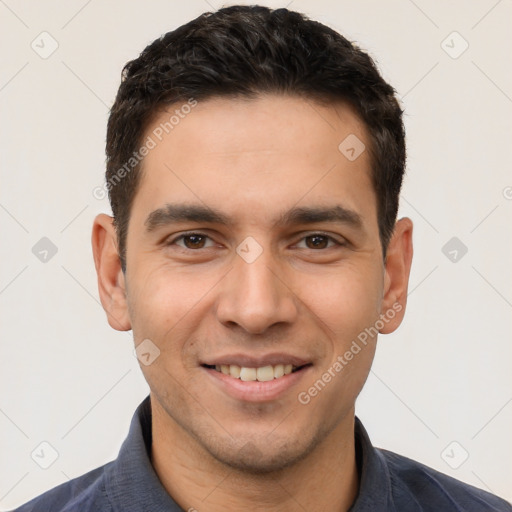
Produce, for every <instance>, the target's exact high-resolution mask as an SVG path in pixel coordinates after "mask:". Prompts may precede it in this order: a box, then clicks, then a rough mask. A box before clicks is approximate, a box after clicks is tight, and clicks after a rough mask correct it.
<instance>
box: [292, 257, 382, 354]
mask: <svg viewBox="0 0 512 512" xmlns="http://www.w3.org/2000/svg"><path fill="white" fill-rule="evenodd" d="M348 267H349V266H348V265H347V266H345V267H343V268H339V269H336V270H334V271H333V272H330V273H329V274H326V275H324V276H323V277H322V278H321V279H320V278H319V277H318V276H316V277H314V278H312V277H307V276H305V275H302V276H301V281H302V285H301V290H302V295H301V297H302V298H303V301H304V304H305V305H306V306H307V308H308V309H309V310H310V311H311V313H313V315H314V317H317V318H318V320H320V323H323V324H324V325H325V326H326V327H327V333H328V334H329V337H330V338H333V340H335V344H336V345H339V346H338V347H336V348H337V349H339V350H342V349H343V346H344V345H345V344H346V343H349V344H350V342H351V340H352V338H353V337H356V336H357V335H358V334H359V333H360V332H361V331H363V330H364V329H365V328H366V327H368V326H369V325H372V324H373V323H374V322H375V321H376V320H377V318H378V317H379V312H380V304H381V300H382V296H381V294H382V289H381V288H382V287H381V283H380V280H379V276H378V275H376V272H375V270H374V269H372V267H370V266H368V267H363V268H362V269H361V268H355V267H353V266H351V267H350V268H348ZM317 322H318V321H317Z"/></svg>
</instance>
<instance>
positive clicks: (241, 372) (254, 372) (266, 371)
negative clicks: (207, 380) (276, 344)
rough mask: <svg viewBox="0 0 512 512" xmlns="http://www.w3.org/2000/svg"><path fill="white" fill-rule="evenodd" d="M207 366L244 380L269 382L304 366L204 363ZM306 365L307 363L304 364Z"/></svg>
mask: <svg viewBox="0 0 512 512" xmlns="http://www.w3.org/2000/svg"><path fill="white" fill-rule="evenodd" d="M204 366H205V367H206V368H210V369H212V370H216V371H217V372H220V373H223V374H224V375H228V376H230V377H233V378H234V379H239V380H243V381H244V382H249V381H258V382H268V381H271V380H274V379H279V378H281V377H283V376H285V375H289V374H290V373H294V372H296V371H297V370H299V369H300V368H302V367H299V366H293V365H292V364H276V365H267V366H260V367H258V368H249V367H246V366H238V365H236V364H229V365H228V364H217V365H204ZM304 366H305V365H304Z"/></svg>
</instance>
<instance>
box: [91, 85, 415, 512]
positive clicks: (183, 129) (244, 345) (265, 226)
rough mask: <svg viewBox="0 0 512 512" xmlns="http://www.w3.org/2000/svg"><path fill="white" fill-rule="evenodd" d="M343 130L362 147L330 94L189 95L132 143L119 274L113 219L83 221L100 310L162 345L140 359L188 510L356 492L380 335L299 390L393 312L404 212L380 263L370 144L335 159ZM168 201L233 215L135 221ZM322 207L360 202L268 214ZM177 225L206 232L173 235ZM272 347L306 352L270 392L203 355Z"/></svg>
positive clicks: (163, 468) (157, 426)
mask: <svg viewBox="0 0 512 512" xmlns="http://www.w3.org/2000/svg"><path fill="white" fill-rule="evenodd" d="M175 107H176V106H173V107H172V108H169V111H168V112H167V113H165V112H162V113H160V114H159V115H158V116H157V117H156V118H155V119H154V121H153V123H152V125H151V126H150V127H149V128H148V130H147V133H146V136H147V135H150V134H151V133H152V131H153V129H154V128H155V127H157V126H158V125H159V124H160V123H161V122H162V121H165V120H167V119H168V118H169V112H171V113H172V112H173V110H174V108H175ZM178 107H179V106H178ZM349 134H355V135H356V136H357V137H358V138H359V139H360V140H361V141H363V142H364V144H365V145H366V147H367V148H368V147H369V144H370V143H369V139H368V136H367V132H366V129H365V126H364V125H363V124H362V122H361V121H360V120H359V118H358V117H357V115H356V114H355V113H354V111H353V110H352V109H351V108H350V107H349V106H348V105H346V104H343V103H339V104H336V105H334V104H330V105H320V104H317V103H314V102H312V101H309V100H305V99H302V98H297V97H289V96H275V95H264V96H261V97H259V98H258V99H252V100H240V99H236V100H235V99H220V98H215V99H211V100H207V101H204V102H199V103H198V105H197V106H196V107H195V108H194V109H193V110H192V112H191V113H190V114H189V115H187V116H186V117H185V118H184V119H181V120H180V123H179V124H178V125H176V126H175V127H174V129H173V130H172V131H171V132H170V133H169V134H168V135H167V136H166V137H164V138H163V140H162V141H161V142H159V144H158V145H157V146H156V147H155V148H154V149H152V150H151V151H150V152H149V154H148V155H147V156H146V157H145V159H144V162H143V177H142V180H141V182H140V185H139V188H138V191H137V193H136V196H135V200H134V203H133V206H132V211H131V217H130V223H129V229H128V236H127V244H126V248H127V249H126V257H127V268H126V274H123V272H122V270H121V266H120V262H119V258H118V254H117V244H116V234H115V230H114V228H113V224H112V219H111V217H109V216H108V215H104V214H101V215H98V216H97V217H96V219H95V222H94V227H93V235H92V243H93V252H94V258H95V264H96V269H97V273H98V284H99V292H100V297H101V301H102V304H103V307H104V309H105V311H106V313H107V317H108V321H109V323H110V325H111V326H112V327H113V328H115V329H118V330H129V329H132V330H133V335H134V340H135V344H136V345H138V344H139V343H141V342H142V341H143V340H145V339H150V340H151V342H152V343H154V344H155V345H156V346H157V347H158V349H159V350H160V355H159V356H158V357H157V358H156V359H155V360H154V362H152V364H150V365H148V366H146V365H143V364H141V368H142V371H143V373H144V376H145V378H146V380H147V382H148V384H149V387H150V395H151V405H152V414H153V446H152V462H153V465H154V467H155V470H156V472H157V474H158V476H159V478H160V480H161V481H162V483H163V485H164V487H165V488H166V490H167V491H168V492H169V493H170V494H171V495H172V497H173V498H174V499H175V501H177V503H178V504H179V505H180V506H181V507H182V508H184V509H185V510H187V509H189V508H191V507H194V508H195V509H197V510H208V511H213V512H215V511H220V510H233V511H234V510H254V511H259V510H261V511H263V510H265V511H274V510H276V511H277V510H279V511H281V512H282V511H303V510H308V511H321V510H340V511H343V510H348V508H349V507H350V505H351V504H352V503H353V501H354V500H355V498H356V496H357V491H358V485H359V481H358V474H357V467H356V462H355V449H354V415H355V409H354V404H355V400H356V397H357V396H358V394H359V392H360V391H361V389H362V387H363V385H364V383H365V381H366V378H367V376H368V373H369V371H370V367H371V364H372V360H373V356H374V352H375V347H376V341H377V337H373V338H370V339H369V340H368V342H367V345H366V346H364V347H363V349H362V350H361V351H360V352H359V353H358V354H357V355H355V356H354V357H353V359H352V360H351V361H349V363H348V364H347V365H346V366H345V367H344V368H343V370H342V371H341V372H339V373H337V374H336V376H335V377H334V378H332V380H331V381H330V382H329V383H328V384H327V385H326V386H325V387H324V388H323V389H322V390H321V392H319V393H318V394H317V395H316V396H315V397H314V398H312V399H311V401H310V402H309V403H308V404H307V405H303V404H301V403H300V402H299V401H298V399H297V396H298V394H299V393H300V392H302V391H307V390H308V388H310V387H311V386H312V385H313V383H314V382H316V381H317V380H318V379H319V378H321V376H322V374H323V373H324V372H325V371H326V370H328V369H329V368H332V366H333V364H334V362H335V361H336V358H337V357H338V356H339V355H342V354H344V353H345V352H346V351H347V350H348V349H349V347H350V346H351V344H352V342H353V340H355V339H356V338H357V336H358V334H359V333H361V332H362V331H364V329H365V328H367V327H370V326H373V325H375V323H376V321H377V320H379V318H380V315H385V314H386V313H387V312H389V311H390V310H391V309H395V313H396V314H395V315H394V316H393V318H392V319H390V320H388V321H387V322H386V323H385V325H384V326H383V327H382V329H380V332H381V333H383V334H386V333H389V332H392V331H394V330H395V329H396V328H397V327H398V326H399V325H400V323H401V321H402V318H403V315H404V312H405V305H406V297H407V286H408V280H409V272H410V267H411V260H412V222H411V221H410V219H408V218H403V219H401V220H399V221H398V222H397V223H396V226H395V231H394V235H393V237H392V240H391V242H390V244H389V246H388V250H387V257H386V261H384V260H383V256H382V247H381V242H380V238H379V231H378V224H377V206H376V205H377V203H376V196H375V192H374V190H373V187H372V183H371V180H370V159H369V152H368V151H364V152H363V153H362V154H361V155H360V156H359V157H358V158H357V159H356V160H355V161H349V160H348V159H347V158H346V157H345V156H344V155H343V154H342V153H341V152H340V151H339V149H338V145H339V144H340V142H341V141H343V140H344V139H345V137H347V135H349ZM166 203H172V204H175V203H187V204H193V205H200V206H205V205H207V206H208V207H210V208H214V209H216V210H220V211H221V212H222V213H224V214H225V215H227V216H229V217H230V218H231V220H232V222H231V223H230V224H229V225H223V224H218V223H205V222H191V221H186V222H179V223H171V224H165V225H159V226H157V227H156V228H155V229H154V230H152V231H149V232H148V231H147V229H146V226H145V221H146V219H147V217H148V216H149V215H150V214H151V212H153V211H154V210H156V209H158V208H161V207H163V206H164V205H165V204H166ZM333 205H342V206H343V207H344V208H346V209H350V210H353V211H354V212H356V213H357V214H358V216H359V217H360V219H361V225H360V226H359V227H357V226H352V225H350V224H348V223H346V222H327V221H322V222H315V223H313V224H303V223H301V224H297V223H293V224H289V225H278V224H276V223H275V222H276V220H277V219H279V217H280V215H281V214H282V213H283V212H285V211H287V210H289V209H291V208H293V207H297V206H300V207H313V206H315V207H319V206H321V207H327V206H333ZM189 231H193V232H199V233H200V234H202V235H204V236H205V237H206V238H204V237H203V238H201V237H199V238H188V239H183V238H182V239H178V240H176V238H178V237H179V235H180V234H183V233H184V232H189ZM318 233H320V234H321V235H320V238H315V237H314V236H313V235H315V234H318ZM325 235H327V236H328V237H331V238H325ZM248 236H251V237H253V239H254V240H255V241H256V242H257V244H259V246H260V247H261V249H262V252H261V254H260V255H259V257H258V258H257V259H256V260H255V261H253V262H251V263H248V262H247V261H246V260H244V259H243V258H242V257H240V255H239V254H238V253H237V252H236V249H237V247H238V246H239V245H240V244H241V242H242V241H243V240H244V239H246V237H248ZM317 236H319V235H317ZM313 242H316V245H315V243H313ZM335 242H339V243H340V244H342V245H337V244H336V243H335ZM251 250H254V249H251ZM397 304H399V305H400V306H399V307H401V310H400V311H398V312H397V311H396V309H398V308H397ZM393 305H395V307H393ZM388 316H389V315H388ZM275 352H279V353H284V354H293V355H295V356H297V357H300V358H302V359H304V360H306V361H308V362H309V363H310V366H309V367H308V368H307V369H306V370H305V371H304V370H302V371H303V373H302V374H301V375H300V377H299V378H298V379H297V380H296V381H295V383H294V384H293V385H292V386H291V387H290V388H289V389H287V390H286V391H285V392H283V393H281V394H280V395H279V396H278V397H277V398H275V399H271V400H264V401H257V402H251V401H248V400H243V399H239V398H234V397H233V396H232V395H230V394H229V393H227V392H226V390H225V389H224V388H223V387H222V386H220V385H219V383H218V381H217V379H216V378H212V376H211V375H210V373H211V370H206V369H205V368H204V367H202V366H201V363H202V362H204V361H208V360H211V358H215V357H217V356H225V355H226V354H233V353H236V354H248V355H253V356H259V355H263V354H268V353H275Z"/></svg>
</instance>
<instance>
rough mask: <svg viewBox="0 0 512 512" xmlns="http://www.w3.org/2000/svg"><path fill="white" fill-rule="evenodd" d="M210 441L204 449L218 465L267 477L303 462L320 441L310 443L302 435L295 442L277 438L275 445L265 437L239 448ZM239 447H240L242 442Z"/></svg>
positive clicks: (251, 440) (313, 440)
mask: <svg viewBox="0 0 512 512" xmlns="http://www.w3.org/2000/svg"><path fill="white" fill-rule="evenodd" d="M270 435H272V434H270ZM299 435H300V434H299ZM209 441H210V442H209V443H208V444H206V443H204V442H203V446H204V448H205V449H206V450H207V451H208V452H209V453H210V455H211V456H212V457H213V458H214V459H216V460H217V461H218V462H220V463H222V464H224V465H226V466H228V467H230V468H232V469H233V470H235V471H239V472H243V473H250V474H253V475H266V474H270V473H277V472H280V471H282V470H283V469H285V468H288V467H290V466H293V465H295V464H297V463H299V462H300V461H302V460H303V459H305V458H306V457H307V456H308V455H309V454H310V453H311V452H312V451H313V450H314V448H315V447H316V446H317V444H318V443H319V442H320V439H318V438H317V437H315V438H313V439H310V440H309V441H307V440H306V439H305V438H304V437H303V436H301V437H300V438H299V439H292V440H290V438H288V439H286V440H281V439H276V440H275V442H273V443H272V442H269V439H268V436H263V437H262V438H261V439H260V440H254V439H248V440H247V442H245V443H244V444H243V446H242V447H241V448H238V449H237V448H234V447H232V446H226V445H224V444H223V445H222V446H221V445H219V444H214V445H212V444H211V442H212V441H213V440H211V439H210V440H209ZM237 444H238V446H240V443H237Z"/></svg>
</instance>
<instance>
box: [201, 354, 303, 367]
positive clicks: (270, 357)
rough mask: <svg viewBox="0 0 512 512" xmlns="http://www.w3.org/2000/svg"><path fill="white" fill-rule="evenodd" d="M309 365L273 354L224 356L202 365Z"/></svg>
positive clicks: (211, 359) (295, 359)
mask: <svg viewBox="0 0 512 512" xmlns="http://www.w3.org/2000/svg"><path fill="white" fill-rule="evenodd" d="M309 363H311V361H308V360H307V359H303V358H301V357H297V356H294V355H291V354H284V353H274V354H265V355H261V356H254V355H247V354H226V355H222V356H216V357H212V358H208V359H205V360H204V361H202V362H201V364H202V365H209V366H216V365H232V364H236V365H237V366H243V367H245V368H261V367H263V366H275V365H277V364H291V365H293V366H295V367H299V366H304V365H306V364H309Z"/></svg>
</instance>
